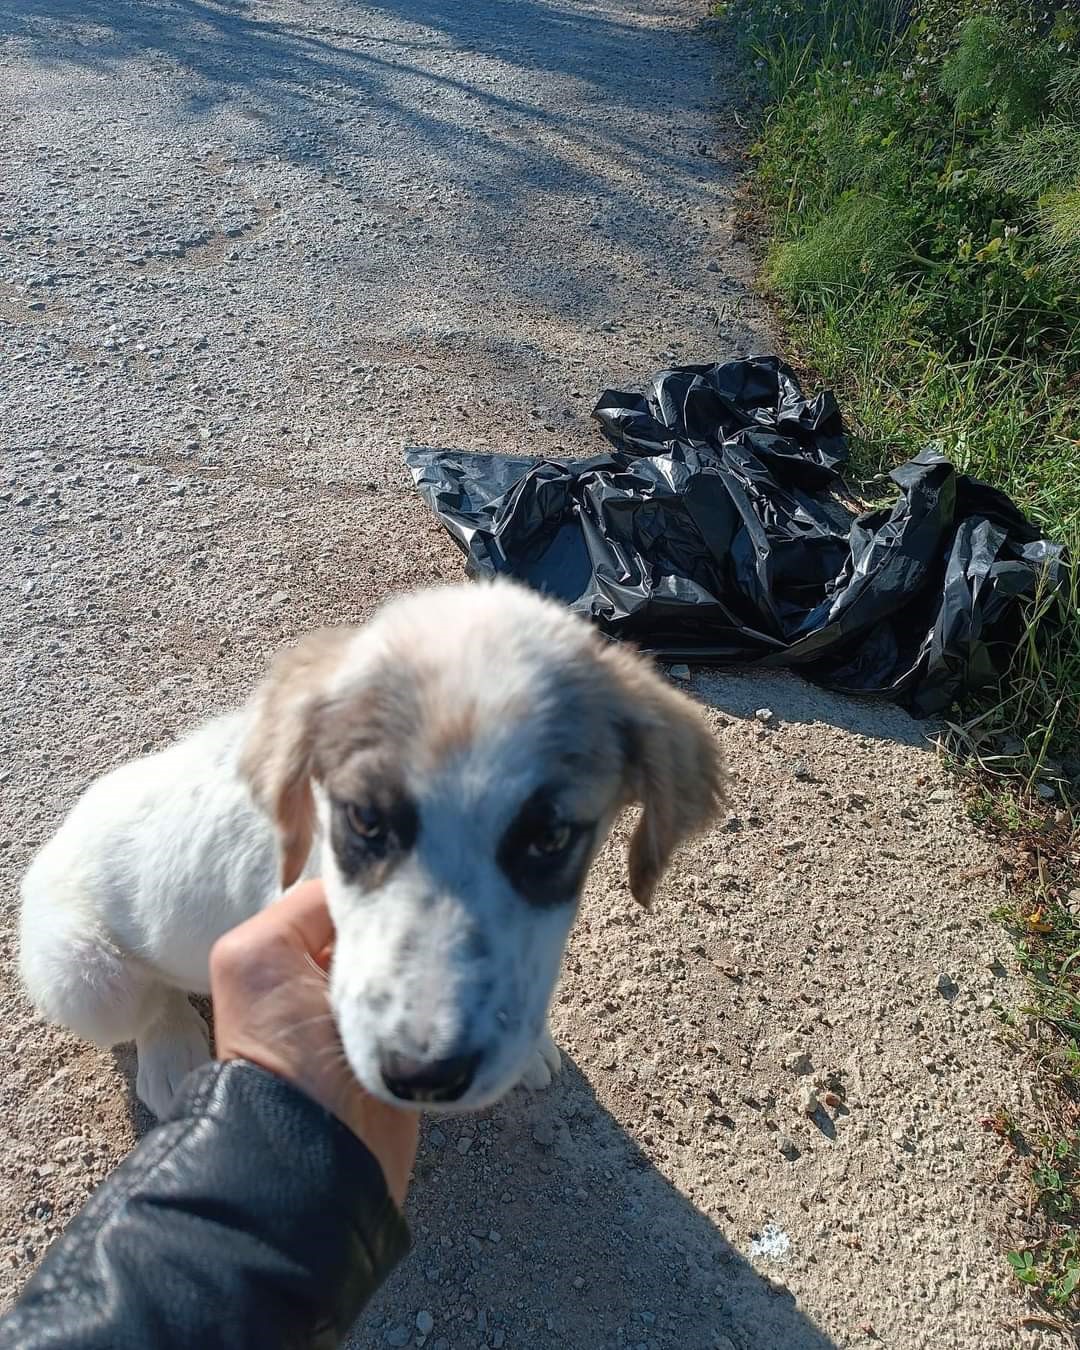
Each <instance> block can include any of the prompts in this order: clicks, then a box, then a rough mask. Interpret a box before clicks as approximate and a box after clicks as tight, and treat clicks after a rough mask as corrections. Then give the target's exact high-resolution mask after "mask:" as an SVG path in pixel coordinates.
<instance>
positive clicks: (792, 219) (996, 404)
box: [718, 0, 1080, 1326]
mask: <svg viewBox="0 0 1080 1350" xmlns="http://www.w3.org/2000/svg"><path fill="white" fill-rule="evenodd" d="M718 12H719V13H721V14H724V15H727V16H729V17H730V20H731V29H732V31H733V32H738V33H739V34H740V35H741V37H742V38H743V40H744V41H745V42H746V44H747V48H748V59H749V60H750V61H752V62H753V64H754V66H755V67H756V69H757V72H758V73H760V75H761V77H762V80H763V82H764V86H765V90H766V106H765V108H764V109H763V111H762V114H761V117H760V121H759V125H758V126H757V128H756V133H755V134H756V136H757V140H756V143H755V145H754V147H753V151H752V154H753V160H754V176H753V179H752V181H751V184H750V188H749V191H748V193H747V205H746V212H747V215H748V216H749V217H751V218H752V219H753V220H754V221H755V223H756V224H757V226H759V227H760V228H759V229H757V230H755V231H754V232H755V233H756V234H760V235H761V237H763V238H764V239H765V241H766V244H765V247H764V252H763V257H762V278H763V284H764V286H765V288H766V289H767V290H768V291H769V292H771V294H772V295H773V296H774V298H775V300H776V303H777V307H778V310H779V314H780V318H781V322H782V323H783V324H784V326H785V329H786V338H787V345H788V349H789V351H791V352H792V354H793V355H794V357H795V359H796V361H797V362H799V363H801V364H802V365H803V366H804V367H805V368H807V369H809V370H810V371H811V372H812V373H813V374H814V375H816V376H819V377H821V378H822V379H823V380H824V381H826V382H827V383H828V384H829V385H830V386H831V387H832V388H833V389H834V390H835V391H836V393H837V395H838V397H839V399H840V403H841V406H842V407H843V409H844V411H845V415H846V418H847V421H848V424H849V428H850V430H851V433H852V443H853V468H854V473H855V477H856V479H857V486H858V487H859V488H860V490H861V491H862V492H863V494H864V495H865V496H867V497H871V496H873V495H874V494H875V493H880V491H881V490H882V488H881V478H880V475H882V474H884V473H885V472H887V471H888V470H889V469H890V468H892V467H893V466H894V465H895V464H897V463H899V462H901V461H902V460H905V459H907V458H909V457H910V456H911V455H913V454H914V453H916V452H917V451H919V450H920V449H922V448H923V447H924V446H926V445H928V444H934V445H936V446H937V447H938V448H940V449H941V451H942V452H943V453H944V454H945V455H947V456H948V457H949V458H950V459H951V460H952V461H953V462H954V463H955V464H956V465H957V466H958V467H959V468H960V469H962V470H963V471H965V472H967V473H969V474H972V475H974V476H975V477H978V478H982V479H985V480H986V481H988V482H990V483H992V484H993V485H994V486H996V487H999V488H1001V489H1003V490H1004V491H1006V492H1008V493H1009V494H1010V496H1012V497H1013V498H1014V500H1015V501H1016V502H1017V503H1018V504H1019V505H1020V506H1021V508H1022V509H1023V510H1024V511H1026V512H1027V514H1028V515H1029V516H1030V517H1031V518H1032V519H1033V520H1034V521H1035V522H1036V523H1037V524H1038V525H1039V526H1040V527H1041V529H1042V530H1043V532H1044V533H1045V534H1046V535H1048V536H1049V537H1050V538H1052V539H1054V540H1057V541H1059V542H1061V543H1063V544H1064V545H1065V546H1066V550H1067V554H1066V556H1067V559H1068V560H1069V561H1068V564H1067V569H1066V576H1067V581H1066V587H1065V593H1064V594H1063V595H1061V596H1059V597H1056V598H1055V597H1053V596H1050V595H1047V596H1046V597H1044V598H1043V599H1041V600H1040V601H1039V602H1037V603H1036V604H1034V605H1033V606H1032V609H1031V613H1030V616H1029V631H1028V634H1027V640H1026V641H1024V642H1023V643H1022V644H1021V645H1020V647H1019V649H1018V651H1017V653H1016V657H1015V660H1014V663H1013V668H1012V669H1011V670H1010V671H1009V672H1008V675H1007V678H1006V679H1005V680H1003V682H1002V684H1001V686H1000V688H998V689H996V690H994V691H991V692H990V693H989V694H988V695H986V696H984V697H982V698H981V699H980V700H979V701H978V702H977V703H973V704H972V705H970V706H967V707H964V708H959V709H957V710H955V714H954V717H953V719H952V721H951V722H950V746H949V748H950V750H951V752H952V753H953V754H954V755H955V757H956V761H957V763H958V764H960V765H962V766H964V767H963V770H962V772H963V774H964V777H965V781H966V783H967V792H968V800H969V804H970V809H971V811H972V814H973V815H974V816H975V817H976V819H978V820H979V821H980V823H982V824H983V825H984V826H985V827H986V828H987V829H990V830H992V831H993V832H994V833H995V834H996V835H997V836H998V837H999V839H1000V840H1001V843H1002V849H1003V855H1002V856H1003V860H1004V865H1005V866H1006V868H1007V869H1008V872H1009V876H1010V896H1011V898H1010V902H1009V904H1008V906H1007V907H1006V909H1004V910H1003V911H1002V913H1001V915H1000V916H999V917H1000V918H1001V920H1002V922H1003V923H1005V924H1006V926H1007V927H1008V928H1009V930H1010V932H1011V933H1012V935H1013V936H1014V938H1015V940H1016V943H1017V951H1018V956H1019V962H1020V966H1021V968H1022V970H1023V971H1024V973H1025V976H1026V977H1027V987H1028V993H1029V1000H1028V1005H1027V1006H1026V1007H1024V1008H1023V1009H1020V1010H1018V1011H1008V1012H1003V1015H1002V1017H1003V1020H1002V1025H1003V1032H1004V1034H1006V1035H1010V1036H1013V1037H1015V1038H1016V1041H1017V1044H1018V1045H1019V1046H1021V1047H1022V1048H1023V1051H1024V1053H1025V1054H1027V1055H1029V1056H1030V1057H1031V1059H1032V1062H1033V1063H1034V1064H1035V1065H1036V1066H1037V1069H1038V1074H1037V1082H1038V1084H1039V1090H1040V1091H1039V1095H1040V1102H1039V1111H1038V1115H1037V1118H1035V1116H1034V1115H1033V1118H1032V1119H1031V1120H1025V1121H1015V1120H1011V1119H1008V1118H1007V1117H1005V1116H1004V1115H1002V1114H999V1115H996V1116H991V1117H989V1118H988V1119H987V1121H986V1127H987V1128H988V1129H992V1130H994V1132H995V1133H997V1134H998V1135H999V1136H1000V1137H1001V1139H1002V1141H1003V1149H1004V1150H1005V1153H1004V1158H1005V1162H1004V1163H1003V1166H1004V1167H1005V1168H1006V1175H1008V1176H1010V1177H1011V1178H1012V1180H1013V1183H1014V1184H1015V1185H1016V1186H1018V1187H1021V1188H1022V1192H1023V1193H1022V1195H1021V1194H1020V1192H1018V1200H1017V1206H1016V1208H1018V1209H1019V1210H1021V1211H1023V1212H1024V1213H1026V1218H1024V1219H1023V1220H1015V1221H1014V1222H1013V1223H1012V1227H1011V1229H1010V1231H1009V1234H1008V1242H1007V1243H1006V1247H1007V1250H1006V1251H1005V1253H1004V1256H1003V1259H1005V1260H1007V1261H1008V1263H1009V1265H1010V1267H1011V1268H1012V1270H1013V1273H1014V1275H1015V1276H1016V1279H1017V1280H1018V1281H1019V1283H1020V1284H1021V1285H1022V1286H1023V1287H1024V1288H1025V1289H1026V1290H1027V1291H1029V1292H1030V1294H1031V1295H1032V1297H1033V1300H1034V1302H1033V1304H1032V1306H1031V1309H1030V1312H1031V1316H1032V1317H1034V1318H1036V1319H1040V1318H1041V1319H1043V1320H1046V1321H1049V1322H1054V1323H1058V1322H1059V1323H1061V1324H1062V1325H1063V1326H1064V1325H1065V1324H1068V1325H1071V1326H1075V1325H1076V1322H1077V1320H1078V1319H1080V835H1078V831H1077V814H1076V813H1077V803H1078V800H1080V788H1078V782H1080V594H1078V586H1077V573H1076V569H1075V567H1074V566H1073V561H1072V560H1075V559H1076V558H1077V556H1078V553H1080V5H1076V4H1071V3H1070V4H1065V3H1062V4H1061V5H1060V7H1052V6H1051V7H1048V6H1046V5H1044V4H1041V3H1036V4H1033V3H1031V2H1030V0H732V3H728V4H721V5H719V6H718Z"/></svg>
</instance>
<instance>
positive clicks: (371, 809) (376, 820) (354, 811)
mask: <svg viewBox="0 0 1080 1350" xmlns="http://www.w3.org/2000/svg"><path fill="white" fill-rule="evenodd" d="M345 819H346V820H347V821H348V823H349V829H350V830H352V832H353V834H355V835H358V836H359V837H360V838H361V839H363V840H364V842H365V843H368V844H377V843H380V842H381V841H382V840H384V839H385V838H386V833H387V829H388V825H387V821H386V817H385V816H384V815H383V813H382V812H381V811H380V810H379V809H378V807H376V806H358V805H357V804H356V803H355V802H347V803H346V805H345Z"/></svg>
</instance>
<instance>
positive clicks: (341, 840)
mask: <svg viewBox="0 0 1080 1350" xmlns="http://www.w3.org/2000/svg"><path fill="white" fill-rule="evenodd" d="M419 830H420V817H419V815H418V813H417V810H416V806H415V805H414V804H413V802H411V801H410V800H409V799H408V798H407V797H395V798H392V799H387V800H381V801H380V800H379V799H377V798H372V799H370V800H364V801H359V802H357V801H352V802H342V801H335V802H334V804H333V809H332V812H331V820H330V842H331V844H332V845H333V849H334V853H335V855H336V857H337V861H338V866H339V867H340V868H341V872H342V875H343V876H345V877H346V878H348V880H350V881H360V882H370V884H371V885H373V886H374V885H379V884H380V883H381V882H383V881H384V880H385V879H386V877H387V875H388V873H389V872H390V870H391V869H392V868H393V866H394V864H395V863H396V862H398V861H399V860H400V859H401V858H403V857H404V856H405V855H406V854H407V853H409V852H411V851H412V849H413V848H414V847H415V845H416V837H417V834H418V833H419Z"/></svg>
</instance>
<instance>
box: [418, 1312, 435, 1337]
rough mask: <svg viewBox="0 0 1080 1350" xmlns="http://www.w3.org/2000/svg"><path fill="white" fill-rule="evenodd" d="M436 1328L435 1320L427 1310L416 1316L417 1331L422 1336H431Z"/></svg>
mask: <svg viewBox="0 0 1080 1350" xmlns="http://www.w3.org/2000/svg"><path fill="white" fill-rule="evenodd" d="M434 1328H435V1319H434V1317H432V1315H431V1314H430V1313H429V1312H428V1311H427V1309H426V1308H425V1309H423V1310H422V1311H421V1312H418V1313H417V1314H416V1329H417V1331H418V1332H419V1333H420V1335H421V1336H430V1335H431V1333H432V1331H433V1330H434Z"/></svg>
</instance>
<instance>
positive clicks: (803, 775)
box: [792, 759, 810, 782]
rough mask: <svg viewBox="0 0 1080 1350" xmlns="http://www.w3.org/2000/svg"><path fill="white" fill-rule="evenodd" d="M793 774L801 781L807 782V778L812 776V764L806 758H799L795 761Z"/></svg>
mask: <svg viewBox="0 0 1080 1350" xmlns="http://www.w3.org/2000/svg"><path fill="white" fill-rule="evenodd" d="M792 774H793V775H794V776H795V777H796V778H797V779H798V780H799V782H805V781H806V779H807V778H809V777H810V766H809V764H807V762H806V760H805V759H797V760H796V761H795V767H794V769H792Z"/></svg>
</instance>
